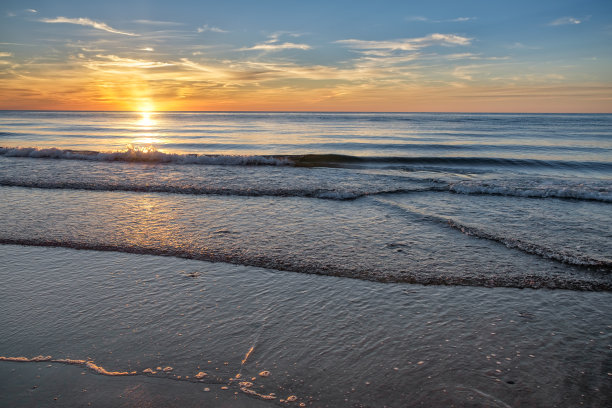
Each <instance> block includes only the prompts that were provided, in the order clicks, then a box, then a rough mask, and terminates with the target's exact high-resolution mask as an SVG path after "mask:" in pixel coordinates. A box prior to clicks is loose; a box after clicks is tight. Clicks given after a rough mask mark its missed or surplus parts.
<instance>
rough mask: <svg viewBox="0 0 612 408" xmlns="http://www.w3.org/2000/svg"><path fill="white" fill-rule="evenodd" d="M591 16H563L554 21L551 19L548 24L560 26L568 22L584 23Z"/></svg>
mask: <svg viewBox="0 0 612 408" xmlns="http://www.w3.org/2000/svg"><path fill="white" fill-rule="evenodd" d="M589 18H590V16H587V17H583V18H575V17H561V18H558V19H556V20H554V21H551V22H550V23H548V25H551V26H560V25H568V24H581V23H584V22H585V21H587V20H588V19H589Z"/></svg>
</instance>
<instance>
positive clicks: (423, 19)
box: [406, 16, 476, 23]
mask: <svg viewBox="0 0 612 408" xmlns="http://www.w3.org/2000/svg"><path fill="white" fill-rule="evenodd" d="M473 20H476V17H457V18H451V19H446V20H434V19H430V18H427V17H423V16H413V17H407V18H406V21H416V22H421V23H465V22H468V21H473Z"/></svg>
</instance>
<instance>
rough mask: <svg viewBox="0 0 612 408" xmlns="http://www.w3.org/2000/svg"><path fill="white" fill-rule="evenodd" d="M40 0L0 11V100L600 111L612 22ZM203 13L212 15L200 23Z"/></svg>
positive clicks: (607, 84) (483, 12) (174, 106)
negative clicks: (146, 7)
mask: <svg viewBox="0 0 612 408" xmlns="http://www.w3.org/2000/svg"><path fill="white" fill-rule="evenodd" d="M145 3H147V4H148V3H149V2H145ZM43 4H44V5H45V7H39V8H28V9H24V8H23V6H21V3H19V2H11V1H9V2H8V3H7V4H6V5H5V7H4V9H3V10H0V12H4V15H3V16H0V26H2V28H1V29H0V35H1V37H0V89H2V92H1V93H0V109H2V110H99V111H116V110H125V111H154V110H155V111H357V112H365V111H368V112H526V113H530V112H543V113H545V112H551V113H562V112H576V113H612V74H611V73H612V64H611V61H612V52H609V51H612V49H611V46H610V44H612V30H610V28H609V27H608V26H607V25H606V19H605V13H604V15H603V17H604V18H598V16H596V15H595V14H594V10H595V9H596V8H597V7H603V5H602V4H600V3H598V2H587V3H585V11H584V12H583V11H582V10H581V9H575V8H576V6H575V5H574V3H570V5H571V6H572V7H573V8H567V9H561V10H555V8H554V7H552V6H551V5H552V4H557V3H550V5H544V6H541V10H534V11H533V12H528V11H527V10H526V9H525V10H523V13H517V14H516V15H513V16H510V17H507V15H508V13H511V12H512V10H514V9H509V10H505V11H504V10H498V9H497V8H487V7H485V6H483V5H482V4H481V3H476V4H475V5H474V7H473V8H471V9H470V7H467V6H466V7H464V8H463V9H462V12H465V13H466V14H465V16H461V15H458V14H449V15H447V16H445V17H444V18H441V17H438V18H433V17H427V16H423V15H424V14H425V13H428V14H429V13H433V11H436V10H438V8H436V7H433V6H432V7H429V6H419V7H420V8H416V6H410V5H400V4H396V3H393V7H387V8H386V9H376V13H373V12H371V11H369V8H370V6H369V5H366V4H365V3H364V4H362V3H355V4H356V5H355V7H356V8H357V9H358V10H361V11H362V12H363V16H362V14H359V16H362V17H359V18H361V19H362V20H360V21H353V22H352V23H351V22H350V21H345V20H343V19H341V18H340V17H341V14H337V15H334V14H330V15H329V16H327V15H325V14H320V15H319V14H317V15H315V16H314V17H312V16H311V17H310V18H309V17H308V16H305V17H304V16H301V15H300V14H299V13H297V14H296V13H295V12H293V10H291V7H288V8H287V10H283V9H278V8H277V9H272V8H270V7H262V8H261V9H257V8H255V9H252V10H246V8H247V7H248V6H247V5H248V4H249V3H244V4H243V9H244V13H245V14H244V15H236V14H234V13H232V8H231V7H230V6H227V7H226V9H223V7H225V6H219V8H220V9H219V10H217V9H216V8H213V7H211V6H210V4H208V3H206V2H204V3H202V4H200V3H194V4H193V5H192V7H199V8H200V9H201V10H199V11H201V13H194V12H193V10H192V9H187V8H185V9H182V10H181V9H180V7H175V8H170V9H167V8H168V7H169V6H168V5H167V4H165V3H163V2H155V1H152V2H151V8H152V10H154V11H156V12H158V13H159V15H155V16H153V17H155V18H156V19H149V20H144V19H142V15H141V14H142V10H140V9H135V10H128V9H127V7H128V6H127V5H123V3H121V2H118V3H116V4H115V3H112V2H111V3H109V4H108V7H106V8H104V7H97V6H95V5H82V6H81V7H80V9H78V10H75V9H74V8H72V6H71V3H69V2H61V1H60V2H57V3H53V5H50V4H47V3H43ZM198 4H200V5H199V6H198ZM449 4H451V3H449ZM526 4H527V3H526ZM595 6H597V7H595ZM296 7H297V6H296ZM304 7H305V6H304ZM330 7H331V6H330ZM517 7H518V6H517ZM568 7H569V6H568ZM588 7H591V9H592V10H590V9H589V8H588ZM123 8H126V10H122V9H123ZM164 8H166V9H164ZM177 9H178V10H177ZM396 9H397V10H396ZM400 9H402V13H403V14H402V13H400ZM304 10H307V11H310V10H311V9H310V8H308V9H306V8H305V9H304ZM304 10H302V14H305V11H304ZM449 10H450V9H449ZM589 10H590V11H589ZM120 11H121V12H120ZM170 11H172V12H175V13H176V14H175V15H173V16H172V19H170V18H168V20H164V19H162V16H165V15H167V14H168V13H170ZM345 11H346V10H345ZM606 11H607V9H606ZM69 12H71V13H72V14H73V15H70V16H67V15H68V13H69ZM204 12H206V13H208V12H210V13H213V12H214V13H216V17H215V24H212V23H208V22H205V23H204V24H201V23H202V18H201V17H198V16H199V15H200V14H206V13H204ZM450 12H451V11H449V13H450ZM564 12H567V13H569V12H571V13H573V14H575V15H576V16H582V15H584V16H583V17H580V18H578V17H573V16H572V17H568V16H566V15H564V14H562V13H564ZM587 12H588V13H591V14H587ZM78 13H81V14H79V16H78V17H77V16H76V14H78ZM214 13H213V14H214ZM255 13H260V14H261V15H259V16H256V15H255ZM368 13H369V14H368ZM417 13H418V14H417ZM421 13H422V14H421ZM468 13H471V14H468ZM149 14H150V13H149ZM193 14H195V15H196V17H194V15H193ZM213 14H210V16H209V17H208V18H210V19H212V17H211V16H212V15H213ZM128 15H129V17H128ZM396 15H397V17H395V16H396ZM468 15H469V17H468ZM245 16H246V17H245ZM247 17H248V21H247V20H245V18H247ZM266 18H267V19H266ZM355 18H357V17H355ZM318 19H324V20H326V21H327V23H328V24H329V26H330V27H332V28H326V29H321V28H320V27H319V25H318V23H319V21H318ZM236 21H239V22H240V24H239V25H236V23H235V22H236ZM197 23H200V24H197ZM368 24H369V25H368ZM286 25H291V26H295V27H299V28H301V29H297V28H296V30H293V31H292V30H281V29H279V28H280V27H282V26H286ZM370 26H371V27H370ZM267 27H270V28H267ZM315 27H319V30H320V31H321V33H320V34H319V33H318V32H317V31H316V30H315ZM304 28H307V29H304ZM308 28H309V29H310V30H308ZM536 34H537V35H536ZM594 35H599V37H595V36H594Z"/></svg>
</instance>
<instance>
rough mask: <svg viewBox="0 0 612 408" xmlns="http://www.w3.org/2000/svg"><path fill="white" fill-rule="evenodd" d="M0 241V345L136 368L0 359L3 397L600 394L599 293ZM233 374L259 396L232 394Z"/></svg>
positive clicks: (604, 357)
mask: <svg viewBox="0 0 612 408" xmlns="http://www.w3.org/2000/svg"><path fill="white" fill-rule="evenodd" d="M0 251H1V257H2V259H5V260H6V262H3V265H2V266H1V267H0V274H1V276H0V278H1V279H2V281H3V282H4V284H3V286H2V289H1V290H2V293H1V298H2V299H3V300H2V302H1V303H0V311H1V313H0V327H1V328H2V329H1V330H2V333H1V336H0V338H1V339H2V340H1V344H0V347H1V349H2V351H3V357H9V356H12V357H15V356H23V357H28V358H31V357H35V356H39V355H42V356H50V357H51V358H52V359H55V360H57V359H74V360H86V361H91V362H92V363H94V364H95V366H97V367H103V368H104V369H105V370H106V371H109V372H129V373H133V374H134V375H129V376H108V375H104V374H100V373H99V372H97V371H95V370H92V369H91V368H90V367H88V366H84V365H67V364H63V363H58V362H50V361H43V362H32V363H23V362H6V361H2V362H0V377H1V378H2V380H1V381H0V384H2V385H1V387H2V389H1V390H0V395H1V397H0V398H1V400H0V405H3V406H15V407H26V406H33V405H36V406H75V405H78V406H87V405H88V404H90V403H91V406H102V407H104V406H176V407H179V406H202V405H212V406H274V405H277V404H280V403H281V402H280V401H281V400H285V401H286V400H287V398H288V397H292V396H295V401H291V402H287V404H292V405H293V406H299V404H300V403H303V404H306V405H307V406H329V407H334V406H453V405H454V406H495V407H508V406H522V405H529V406H560V407H561V406H579V405H584V406H591V407H598V406H599V407H604V406H609V404H610V402H611V399H610V396H611V395H612V389H611V376H612V360H611V359H610V354H609V353H610V352H609V344H610V333H611V330H610V329H611V326H610V321H609V315H610V312H612V310H611V306H610V302H609V294H608V293H597V292H576V291H565V290H544V289H540V290H533V289H522V290H521V289H511V288H477V287H446V286H422V285H410V284H384V283H376V282H368V281H361V280H356V279H346V278H337V277H322V276H315V275H307V274H297V273H287V272H280V271H273V270H265V269H257V268H253V267H245V266H234V265H227V264H223V263H208V262H201V261H192V260H180V259H175V258H166V257H155V256H147V255H133V254H118V253H108V252H99V251H76V250H72V249H63V248H37V247H20V246H11V245H5V246H2V247H0ZM157 367H161V368H162V370H160V371H158V370H156V368H157ZM166 367H172V370H171V371H163V368H166ZM147 369H152V370H153V371H156V372H155V373H150V372H146V370H147ZM199 372H205V373H206V374H207V375H206V376H205V377H202V378H201V379H197V378H196V377H195V376H196V375H197V374H198V373H199ZM266 372H268V373H269V375H268V376H265V375H266V374H268V373H266ZM261 373H264V375H263V376H262V375H261ZM243 381H246V382H249V383H252V386H249V387H248V388H246V389H247V390H251V391H254V392H257V393H258V394H261V395H264V396H270V395H272V396H274V397H275V398H274V399H270V400H264V399H262V398H261V397H258V396H257V395H253V394H250V393H249V391H246V392H245V391H244V388H243V386H241V385H240V383H241V382H243ZM225 387H227V389H224V388H225ZM283 404H284V403H283Z"/></svg>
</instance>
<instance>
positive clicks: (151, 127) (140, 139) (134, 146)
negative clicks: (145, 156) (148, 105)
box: [126, 111, 164, 153]
mask: <svg viewBox="0 0 612 408" xmlns="http://www.w3.org/2000/svg"><path fill="white" fill-rule="evenodd" d="M155 116H156V113H155V112H149V111H141V112H140V117H139V118H138V119H137V120H136V122H134V125H135V129H136V130H137V134H136V135H135V138H134V139H133V140H132V141H131V143H129V144H128V145H127V146H126V147H127V149H128V150H129V151H137V152H139V153H151V152H157V151H160V149H159V146H160V145H163V144H164V140H162V139H160V138H158V137H157V136H158V133H157V132H156V125H157V120H156V119H155Z"/></svg>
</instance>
